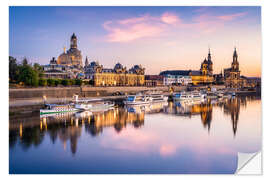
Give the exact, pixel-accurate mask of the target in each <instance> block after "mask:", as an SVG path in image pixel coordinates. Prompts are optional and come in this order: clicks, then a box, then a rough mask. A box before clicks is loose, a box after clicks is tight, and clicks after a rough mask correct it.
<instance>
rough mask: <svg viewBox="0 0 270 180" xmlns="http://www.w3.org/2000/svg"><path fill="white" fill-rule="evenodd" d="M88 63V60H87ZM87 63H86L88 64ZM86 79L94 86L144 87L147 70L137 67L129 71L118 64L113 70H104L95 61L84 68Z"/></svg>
mask: <svg viewBox="0 0 270 180" xmlns="http://www.w3.org/2000/svg"><path fill="white" fill-rule="evenodd" d="M87 61H88V59H87ZM87 61H86V62H87ZM85 64H87V63H85ZM84 69H85V77H86V78H87V79H90V80H92V81H93V85H94V86H143V85H144V72H145V69H144V68H143V67H142V66H141V65H135V66H133V67H132V68H130V69H129V70H127V68H126V67H123V65H122V64H120V63H117V64H116V65H115V66H114V68H113V69H109V68H104V67H103V65H100V64H99V62H97V61H93V62H91V63H90V64H89V65H87V66H85V67H84Z"/></svg>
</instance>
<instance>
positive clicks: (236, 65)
mask: <svg viewBox="0 0 270 180" xmlns="http://www.w3.org/2000/svg"><path fill="white" fill-rule="evenodd" d="M232 69H233V70H235V71H239V63H238V55H237V52H236V48H234V52H233V62H232Z"/></svg>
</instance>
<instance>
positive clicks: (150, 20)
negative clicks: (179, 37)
mask: <svg viewBox="0 0 270 180" xmlns="http://www.w3.org/2000/svg"><path fill="white" fill-rule="evenodd" d="M246 14H247V13H246V12H241V13H235V14H226V15H220V16H218V15H212V14H207V13H201V14H200V15H199V16H194V17H193V18H192V20H190V21H188V22H184V21H183V20H182V19H180V17H179V16H178V15H176V14H174V13H171V12H165V13H163V14H161V15H160V16H151V15H149V14H146V15H143V16H139V17H132V18H125V19H121V20H115V21H106V22H105V23H104V24H103V27H104V29H105V30H106V31H107V32H108V34H107V35H106V38H105V40H106V41H108V42H130V41H134V40H138V39H144V38H153V37H160V36H161V35H169V34H170V33H169V32H170V31H173V30H176V31H179V30H182V29H185V30H188V32H194V31H195V32H198V33H199V34H204V33H213V32H215V31H217V30H218V29H220V28H222V27H224V25H225V23H226V22H229V21H232V20H235V19H236V18H239V17H243V16H245V15H246Z"/></svg>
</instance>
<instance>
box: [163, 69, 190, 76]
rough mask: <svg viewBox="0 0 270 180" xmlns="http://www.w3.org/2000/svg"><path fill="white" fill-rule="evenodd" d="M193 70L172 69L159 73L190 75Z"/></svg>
mask: <svg viewBox="0 0 270 180" xmlns="http://www.w3.org/2000/svg"><path fill="white" fill-rule="evenodd" d="M190 72H191V70H171V71H169V70H168V71H162V72H160V73H159V75H163V76H165V75H182V76H188V75H189V73H190Z"/></svg>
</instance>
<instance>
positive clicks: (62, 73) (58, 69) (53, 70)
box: [43, 57, 74, 79]
mask: <svg viewBox="0 0 270 180" xmlns="http://www.w3.org/2000/svg"><path fill="white" fill-rule="evenodd" d="M43 71H44V73H43V76H44V78H48V79H68V78H74V74H73V72H72V71H70V69H69V67H68V66H64V65H61V64H57V61H56V59H55V58H54V57H53V58H52V59H51V60H50V64H47V65H44V66H43Z"/></svg>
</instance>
